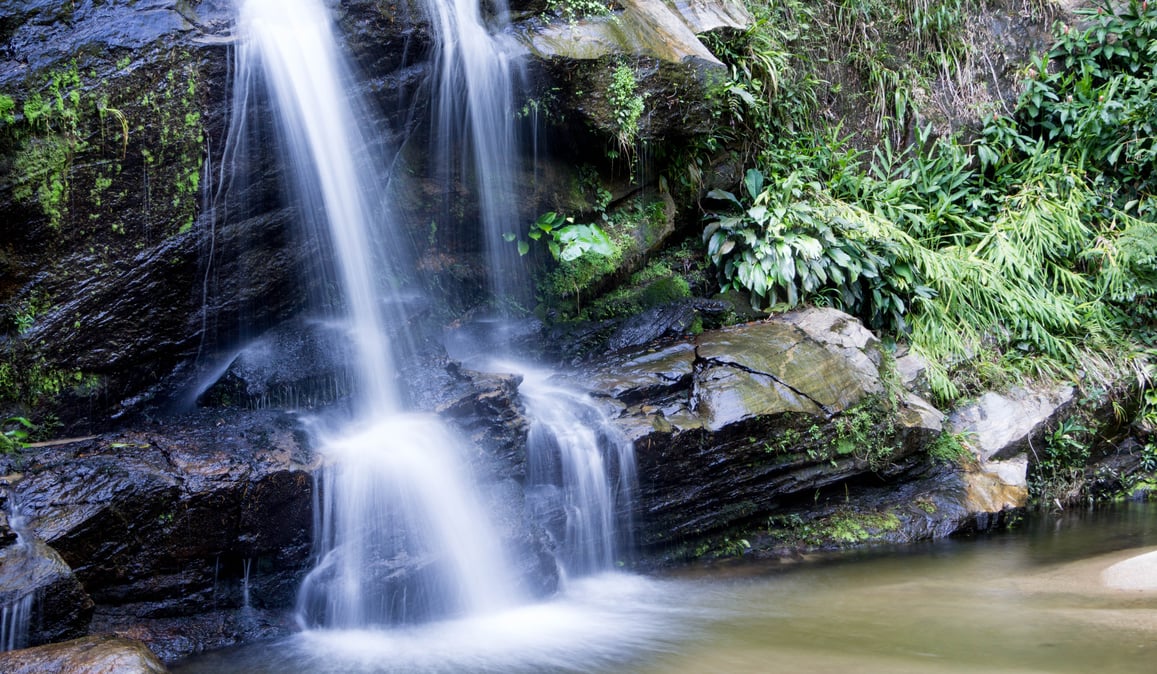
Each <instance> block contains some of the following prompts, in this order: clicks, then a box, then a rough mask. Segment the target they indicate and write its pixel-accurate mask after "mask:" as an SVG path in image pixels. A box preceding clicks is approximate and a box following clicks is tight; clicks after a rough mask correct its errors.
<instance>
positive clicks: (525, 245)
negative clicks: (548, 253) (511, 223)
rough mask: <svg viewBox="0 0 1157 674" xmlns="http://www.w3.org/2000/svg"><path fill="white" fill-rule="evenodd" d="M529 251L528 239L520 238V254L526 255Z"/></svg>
mask: <svg viewBox="0 0 1157 674" xmlns="http://www.w3.org/2000/svg"><path fill="white" fill-rule="evenodd" d="M529 252H530V243H528V242H527V241H526V239H519V240H518V254H519V255H526V254H527V253H529Z"/></svg>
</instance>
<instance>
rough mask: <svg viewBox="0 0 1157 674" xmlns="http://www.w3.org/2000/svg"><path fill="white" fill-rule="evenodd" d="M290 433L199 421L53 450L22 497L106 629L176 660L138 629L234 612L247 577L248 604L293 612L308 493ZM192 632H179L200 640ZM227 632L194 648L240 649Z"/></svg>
mask: <svg viewBox="0 0 1157 674" xmlns="http://www.w3.org/2000/svg"><path fill="white" fill-rule="evenodd" d="M295 429H296V424H295V422H293V420H292V419H290V418H289V417H288V416H286V415H284V414H282V413H275V412H264V413H248V414H245V415H244V416H240V417H238V416H236V415H234V416H232V417H230V416H228V415H224V414H212V415H209V414H206V415H202V416H198V417H194V418H191V419H185V420H184V421H183V422H182V423H180V424H177V423H172V422H170V423H168V424H165V425H164V426H161V425H158V426H156V427H154V428H151V429H146V430H141V431H135V432H123V433H119V434H115V435H110V436H103V437H101V438H96V439H92V440H86V441H81V442H76V443H72V444H67V445H61V446H57V447H50V448H46V449H43V450H40V451H39V452H38V453H37V454H35V455H34V456H32V457H30V458H29V459H28V460H27V462H26V465H25V478H24V480H23V481H22V482H21V483H20V484H19V487H18V498H19V499H20V502H21V504H22V508H23V512H24V514H25V516H26V517H27V520H28V525H29V528H30V529H31V530H32V531H33V532H34V533H35V535H36V536H37V537H38V538H40V539H42V540H43V541H44V542H46V543H47V544H48V545H51V546H52V547H53V548H54V549H55V550H56V551H57V552H59V554H60V558H61V559H63V562H62V564H63V563H67V564H68V565H69V566H71V568H72V569H73V571H74V572H75V574H76V579H78V580H79V581H80V583H81V584H83V586H84V588H85V590H86V591H87V592H88V594H89V595H91V597H92V599H93V601H95V602H96V604H97V610H96V613H97V616H96V623H97V624H98V625H100V626H101V628H102V629H105V630H109V631H121V630H130V629H134V630H136V631H135V632H134V634H135V635H136V636H141V637H142V638H146V640H148V641H150V643H154V644H155V645H157V646H158V650H159V651H160V652H162V653H164V654H165V655H166V656H174V655H179V654H180V653H179V652H174V651H173V650H171V649H170V648H166V645H165V642H164V640H163V639H162V637H163V636H164V635H160V636H157V635H153V634H150V633H149V632H148V630H147V629H142V628H141V627H140V626H141V625H142V624H145V623H147V622H148V621H150V620H162V619H166V618H172V617H178V616H184V617H190V616H198V615H203V614H206V613H210V612H212V611H213V610H215V609H220V608H237V607H239V606H241V604H242V595H243V589H244V588H243V581H244V580H246V572H248V588H247V589H248V595H249V599H250V602H251V605H252V606H254V607H256V608H258V609H260V608H277V609H283V608H285V607H287V606H290V605H292V603H293V599H294V596H295V593H296V590H297V586H298V583H299V579H300V577H301V574H302V573H303V572H304V570H305V569H306V567H307V565H308V562H309V551H310V546H311V536H312V531H311V529H312V502H311V497H312V490H313V477H312V471H313V459H312V457H311V455H310V453H309V452H308V451H307V450H306V448H305V447H304V446H303V444H302V439H301V437H300V436H299V435H298V434H297V432H296V430H295ZM90 610H91V607H90ZM209 622H212V621H209ZM195 623H196V620H195V619H188V620H187V624H186V626H185V629H186V631H187V632H198V631H206V632H208V630H202V628H200V627H197V626H195ZM228 627H230V626H229V625H227V624H225V623H221V628H220V629H219V630H217V631H216V633H213V634H206V635H205V636H204V641H203V642H202V643H195V644H189V646H191V647H194V648H203V647H205V646H214V645H217V646H221V645H228V644H230V643H234V642H235V641H236V640H237V638H238V637H237V634H235V633H230V632H228Z"/></svg>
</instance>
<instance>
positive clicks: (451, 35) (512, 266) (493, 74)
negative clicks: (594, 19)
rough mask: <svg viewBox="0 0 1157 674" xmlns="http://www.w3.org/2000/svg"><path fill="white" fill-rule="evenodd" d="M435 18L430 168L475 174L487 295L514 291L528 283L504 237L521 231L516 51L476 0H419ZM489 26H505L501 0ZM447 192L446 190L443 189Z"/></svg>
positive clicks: (505, 296)
mask: <svg viewBox="0 0 1157 674" xmlns="http://www.w3.org/2000/svg"><path fill="white" fill-rule="evenodd" d="M424 5H425V7H426V12H427V14H428V15H429V17H430V21H431V23H432V24H433V30H434V39H435V48H434V54H433V57H434V63H435V65H436V68H435V71H434V78H435V84H434V86H433V89H434V92H435V94H434V100H433V101H432V103H433V114H434V119H433V138H434V139H435V140H434V143H433V145H434V147H433V152H434V157H435V170H436V171H438V172H439V173H440V174H441V177H442V178H443V180H444V181H445V182H446V183H447V184H448V183H449V182H450V181H452V180H453V179H454V176H455V175H456V173H457V172H460V173H461V175H462V176H463V182H467V178H470V177H472V178H473V181H472V182H473V188H474V191H475V193H476V194H477V196H478V200H479V211H480V212H479V215H480V218H481V224H482V230H483V234H484V237H483V238H484V244H485V246H486V256H487V266H488V270H489V274H488V278H489V281H490V292H491V295H492V296H493V297H494V299H495V300H496V301H497V302H502V301H503V300H511V299H517V297H518V296H519V295H520V294H521V293H520V291H524V290H525V289H526V279H525V274H524V272H523V271H522V262H521V260H520V258H519V255H518V252H517V249H516V248H515V247H514V246H513V245H511V244H510V243H507V242H506V241H505V240H504V239H503V234H505V233H508V232H509V233H521V232H522V230H523V229H525V228H526V224H527V223H526V222H525V220H526V218H525V217H524V215H525V214H522V213H520V211H519V208H518V204H520V203H522V202H523V201H525V198H524V196H523V194H521V193H520V192H519V191H518V190H517V186H516V184H515V183H516V181H515V176H517V175H518V174H519V167H520V162H521V153H520V151H519V134H518V132H517V129H516V124H517V120H516V118H515V105H514V97H515V88H516V85H517V83H518V80H519V77H518V70H517V67H516V66H517V63H516V59H515V58H514V56H513V55H512V49H511V48H510V47H509V46H505V45H503V44H501V43H500V42H499V41H498V40H496V39H495V37H494V36H493V35H492V34H491V30H489V29H488V28H487V26H486V24H485V22H484V21H483V17H482V12H481V9H480V2H479V0H424ZM491 7H492V11H493V16H494V18H493V24H494V28H495V32H497V31H499V30H501V29H503V28H505V27H506V25H507V22H508V17H507V14H508V10H507V6H506V2H505V0H496V1H495V2H494V3H493V4H492V5H491ZM447 194H452V191H451V190H447Z"/></svg>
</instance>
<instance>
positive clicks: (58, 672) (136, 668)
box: [0, 635, 169, 674]
mask: <svg viewBox="0 0 1157 674" xmlns="http://www.w3.org/2000/svg"><path fill="white" fill-rule="evenodd" d="M0 670H3V671H5V672H7V673H8V674H162V673H163V672H167V671H169V670H168V669H167V668H166V667H165V665H164V663H162V662H161V661H160V660H159V659H158V658H157V656H156V655H154V654H153V652H152V651H150V650H149V648H148V646H146V645H145V644H143V643H141V642H140V641H136V640H134V639H123V638H120V637H115V636H110V635H101V636H91V637H85V638H83V639H76V640H73V641H66V642H63V643H56V644H49V645H47V646H39V647H37V648H27V649H24V650H20V651H12V652H9V653H0Z"/></svg>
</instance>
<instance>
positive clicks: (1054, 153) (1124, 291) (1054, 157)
mask: <svg viewBox="0 0 1157 674" xmlns="http://www.w3.org/2000/svg"><path fill="white" fill-rule="evenodd" d="M880 2H883V0H880ZM854 4H855V3H854V2H846V3H843V4H842V5H841V7H842V8H843V11H846V10H848V8H849V7H850V6H852V5H854ZM876 4H879V2H877V3H875V4H873V3H866V4H864V5H863V6H864V7H869V8H872V7H875V5H876ZM940 4H943V3H932V4H930V6H932V5H935V6H937V7H939V5H940ZM763 11H764V12H771V13H775V12H779V13H780V14H781V16H779V17H776V16H773V15H767V16H764V17H762V18H763V22H761V23H760V25H759V26H757V27H756V29H753V31H754V32H752V33H749V34H747V35H742V36H739V37H738V39H735V40H732V41H730V42H721V43H719V44H717V45H716V47H717V51H718V52H719V53H721V55H722V56H723V57H725V58H727V59H728V60H729V61H730V62H731V64H732V73H733V78H732V80H731V81H730V82H728V83H726V84H725V86H724V89H723V90H722V92H721V94H720V96H721V101H722V102H723V104H722V105H721V106H720V107H721V109H722V110H723V112H721V117H720V118H721V121H722V122H723V124H721V126H724V127H725V128H724V131H723V133H734V134H735V135H736V136H741V135H743V134H744V133H748V134H750V133H754V134H755V135H756V138H757V144H756V145H754V146H748V149H747V152H746V156H747V157H749V158H750V159H751V162H752V163H753V164H754V165H755V168H753V169H752V170H749V171H748V172H747V176H746V180H745V181H744V186H743V187H744V189H743V190H741V192H742V194H741V196H736V195H735V194H732V193H730V192H723V191H716V192H713V193H712V194H711V195H710V197H712V199H713V200H709V201H708V202H707V203H706V207H707V209H708V211H709V214H708V218H707V222H708V224H707V226H706V229H705V231H704V241H705V242H706V245H707V249H708V253H709V255H710V257H711V259H712V261H713V262H714V263H715V265H716V268H717V271H718V275H719V281H720V283H721V285H722V286H723V287H724V288H725V289H726V288H741V289H744V290H746V291H748V292H749V293H750V294H751V296H752V300H753V304H755V305H757V306H759V307H767V306H775V305H778V306H783V307H789V306H793V305H796V304H799V303H802V302H807V303H815V304H830V305H834V306H838V307H841V308H843V309H846V310H848V311H850V312H853V313H856V314H858V315H860V316H861V317H862V318H863V319H864V320H865V321H866V322H867V323H868V324H870V325H871V326H873V327H876V328H883V329H885V330H888V331H890V332H891V333H892V334H894V335H897V336H899V337H903V338H906V339H909V340H910V341H911V344H912V347H913V349H914V350H916V351H917V352H920V353H922V354H923V355H925V356H926V357H928V360H929V361H930V362H931V363H932V365H933V372H932V373H931V374H932V384H933V387H934V389H935V392H936V393H937V394H938V395H939V396H941V397H942V398H952V397H955V396H957V395H959V394H960V393H961V388H960V383H961V382H962V381H964V378H962V377H959V376H954V372H953V370H954V368H957V367H961V366H963V364H965V363H969V362H971V363H976V362H984V361H985V360H986V359H985V358H980V357H978V356H981V355H983V354H989V353H991V354H995V355H994V358H995V359H997V360H999V361H1000V369H1001V370H1011V371H1018V370H1019V371H1023V370H1030V371H1035V372H1037V373H1040V372H1042V371H1043V372H1057V371H1061V370H1066V371H1075V370H1076V369H1077V367H1076V366H1077V364H1078V363H1079V364H1080V369H1082V370H1083V371H1084V373H1085V374H1092V375H1095V374H1096V371H1097V369H1098V364H1102V365H1103V364H1106V362H1107V360H1109V359H1114V358H1116V359H1118V360H1119V361H1123V360H1124V359H1129V358H1132V357H1133V356H1135V355H1137V354H1138V353H1139V352H1140V350H1141V349H1142V347H1143V346H1144V345H1145V344H1148V343H1149V342H1150V341H1151V339H1152V335H1151V330H1152V327H1153V323H1152V318H1153V295H1154V291H1155V290H1157V286H1155V282H1157V264H1155V263H1157V256H1155V253H1157V230H1155V223H1157V203H1155V202H1154V201H1153V198H1152V193H1153V187H1154V184H1153V167H1154V159H1155V156H1154V151H1155V150H1154V148H1155V145H1154V134H1153V126H1154V123H1155V122H1157V106H1155V105H1154V103H1153V100H1154V99H1153V97H1152V90H1153V87H1154V84H1155V83H1157V41H1155V40H1154V37H1157V33H1155V31H1157V6H1155V7H1153V8H1150V7H1148V5H1147V4H1145V3H1142V2H1131V3H1129V4H1128V5H1127V6H1124V7H1120V8H1118V9H1117V10H1116V11H1113V10H1112V9H1111V8H1108V7H1106V8H1100V9H1096V10H1085V11H1082V12H1081V16H1082V18H1083V19H1084V21H1085V22H1086V23H1084V24H1083V25H1082V27H1079V28H1078V27H1071V26H1064V25H1058V27H1057V29H1056V42H1055V44H1054V46H1053V47H1052V49H1051V50H1050V51H1049V52H1048V54H1047V55H1046V56H1043V57H1041V58H1039V59H1038V60H1036V62H1035V63H1034V66H1033V67H1032V68H1031V69H1030V70H1029V72H1028V73H1027V74H1028V79H1027V81H1026V83H1025V85H1024V90H1023V94H1022V95H1021V97H1020V99H1019V102H1018V103H1017V104H1016V106H1015V110H1012V111H1011V113H1004V112H1000V111H996V112H990V113H989V115H990V117H989V122H988V123H987V125H986V126H985V128H983V129H976V130H974V132H973V134H971V135H972V138H971V140H968V141H965V140H964V139H962V137H959V136H940V137H937V136H936V135H935V134H934V133H933V132H932V130H931V127H926V128H922V129H918V130H916V132H915V133H913V134H912V136H911V138H912V142H910V143H908V144H907V145H905V146H903V147H902V148H901V149H895V148H896V147H897V146H896V144H895V143H893V142H892V135H890V134H889V133H884V132H881V133H879V134H878V136H877V141H878V145H877V147H878V149H877V150H876V151H874V152H873V153H872V154H871V155H866V154H864V153H861V152H858V151H856V150H854V149H852V148H851V146H850V145H849V144H847V143H845V142H844V139H845V138H846V134H842V133H841V132H840V131H839V130H838V129H837V130H836V132H834V133H832V132H830V131H825V130H823V129H821V128H818V125H817V127H803V126H801V123H800V122H799V120H801V119H809V118H814V117H815V115H807V114H801V112H802V111H801V110H800V108H801V106H802V107H804V108H808V107H812V106H813V105H814V104H813V103H811V102H813V101H815V100H816V93H815V91H816V85H815V81H814V80H813V79H811V78H809V77H807V76H803V75H800V74H799V73H800V72H802V71H804V69H805V66H806V64H807V59H808V58H810V56H809V54H808V53H807V51H806V49H805V48H804V47H802V46H800V44H801V43H802V42H804V41H805V40H804V39H803V36H802V33H800V32H797V33H790V32H786V31H784V30H783V29H782V28H772V27H771V26H782V25H784V22H783V19H784V18H785V17H784V16H782V14H783V13H785V12H786V13H794V16H792V17H790V18H792V19H794V20H795V24H794V25H796V26H800V25H802V26H804V28H797V29H796V30H797V31H806V30H807V25H808V20H810V21H812V22H819V21H821V20H822V17H819V16H818V14H816V13H815V12H814V11H812V10H808V9H804V8H803V6H802V5H799V4H793V3H787V4H786V5H785V6H784V7H781V8H778V9H765V10H763ZM925 18H927V17H925ZM829 20H830V17H829ZM929 21H931V19H929ZM937 25H938V26H939V27H936V26H937ZM953 27H954V25H953V24H951V22H941V23H940V24H936V23H935V22H932V23H931V24H928V25H925V26H924V27H923V28H922V29H921V30H922V31H923V32H922V33H920V34H921V35H923V37H922V38H920V39H919V41H918V42H914V43H913V45H912V49H913V55H912V56H911V57H910V58H909V59H908V60H907V61H904V62H900V61H897V60H896V58H895V56H894V55H880V54H876V55H875V56H873V55H872V54H864V53H859V54H857V55H856V57H855V58H854V59H853V58H850V57H849V61H850V62H851V63H853V65H854V64H862V63H864V62H865V60H872V59H875V61H874V63H875V66H873V67H871V68H865V70H866V72H871V71H873V69H874V70H876V71H879V70H881V69H887V68H889V67H891V68H893V69H894V70H897V71H899V70H907V71H910V72H911V73H914V76H918V75H919V73H921V72H923V71H926V70H927V69H928V68H930V67H937V66H938V64H939V65H943V67H945V68H949V67H950V64H951V63H954V62H956V61H957V60H959V59H962V58H964V56H963V55H962V52H961V50H962V49H963V47H961V44H962V43H961V41H959V40H955V39H952V29H953ZM912 30H913V31H916V29H915V28H913V29H912ZM917 32H919V31H917ZM756 33H758V34H756ZM914 39H915V38H914ZM903 89H904V87H903V86H901V84H900V80H896V86H894V87H892V90H893V95H892V96H891V101H892V103H893V104H894V105H892V106H891V107H890V108H889V107H888V106H883V107H881V108H880V110H879V115H878V116H879V118H880V119H884V118H890V119H891V121H892V123H896V122H897V121H898V120H901V119H908V120H909V121H911V120H912V119H916V117H914V116H912V111H911V110H910V104H911V101H910V100H909V99H903V100H901V97H899V96H900V94H899V93H896V92H899V91H901V90H903ZM755 94H759V95H760V96H761V97H764V98H761V99H759V100H757V99H756V96H755ZM870 95H872V96H876V94H870ZM884 98H887V96H884ZM768 99H770V102H768ZM781 102H782V104H783V106H785V108H786V110H787V111H788V113H789V114H787V115H784V114H783V111H780V112H776V111H775V110H776V108H777V106H780V105H781ZM761 108H762V110H761ZM740 112H741V113H743V115H744V116H742V117H740V115H739V114H738V113H740Z"/></svg>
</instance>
